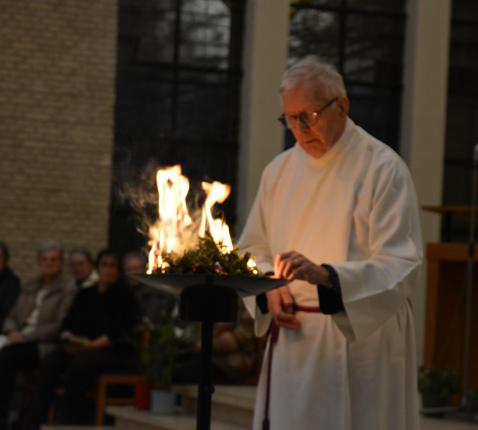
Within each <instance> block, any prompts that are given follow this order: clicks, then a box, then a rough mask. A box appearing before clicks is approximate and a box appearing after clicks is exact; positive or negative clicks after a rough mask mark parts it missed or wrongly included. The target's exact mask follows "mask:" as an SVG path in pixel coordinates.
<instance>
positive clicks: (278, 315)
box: [266, 286, 300, 330]
mask: <svg viewBox="0 0 478 430" xmlns="http://www.w3.org/2000/svg"><path fill="white" fill-rule="evenodd" d="M266 294H267V305H268V307H269V312H270V313H271V314H272V317H273V318H274V321H275V322H276V324H277V325H278V326H279V327H283V328H287V329H289V330H299V328H300V321H299V320H298V319H297V317H296V315H295V313H294V299H293V298H292V295H291V294H290V290H289V287H287V286H285V287H280V288H276V289H274V290H271V291H268V292H267V293H266Z"/></svg>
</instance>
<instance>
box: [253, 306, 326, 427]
mask: <svg viewBox="0 0 478 430" xmlns="http://www.w3.org/2000/svg"><path fill="white" fill-rule="evenodd" d="M294 312H307V313H313V314H317V313H320V307H318V306H300V305H294ZM279 329H280V327H279V326H278V325H277V324H276V322H275V321H274V320H272V323H271V328H270V331H269V351H268V353H267V383H266V402H265V405H264V419H263V421H262V430H269V429H270V425H271V424H270V419H269V405H270V399H271V373H272V358H273V357H274V348H275V345H276V343H277V340H278V339H279Z"/></svg>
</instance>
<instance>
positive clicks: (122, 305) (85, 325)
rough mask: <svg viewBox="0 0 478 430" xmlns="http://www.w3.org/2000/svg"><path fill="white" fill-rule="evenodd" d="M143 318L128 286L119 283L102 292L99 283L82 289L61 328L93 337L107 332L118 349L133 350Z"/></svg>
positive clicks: (79, 334) (92, 338) (91, 338)
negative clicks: (135, 334)
mask: <svg viewBox="0 0 478 430" xmlns="http://www.w3.org/2000/svg"><path fill="white" fill-rule="evenodd" d="M139 320H140V312H139V307H138V303H137V301H136V298H135V296H134V293H133V292H132V291H131V289H130V288H129V287H128V286H126V285H125V284H123V283H122V282H118V283H116V284H114V285H112V286H110V287H109V289H108V290H107V291H106V292H104V293H100V291H99V288H98V284H96V285H94V286H92V287H90V288H84V289H82V290H80V291H79V292H78V294H77V296H76V297H75V300H74V301H73V304H72V305H71V308H70V310H69V312H68V314H67V315H66V318H65V320H64V321H63V324H62V327H61V331H64V330H66V331H70V332H72V333H73V334H75V335H77V336H82V337H86V338H88V339H90V340H94V339H96V338H98V337H100V336H103V335H106V336H108V338H109V340H110V342H111V344H112V346H113V347H114V348H119V349H123V348H126V349H129V347H131V346H132V344H131V339H132V333H133V331H134V329H135V327H136V326H137V324H138V323H139Z"/></svg>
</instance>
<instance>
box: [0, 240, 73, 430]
mask: <svg viewBox="0 0 478 430" xmlns="http://www.w3.org/2000/svg"><path fill="white" fill-rule="evenodd" d="M62 259H63V251H62V249H61V247H60V245H59V244H57V243H54V242H51V243H47V244H45V245H43V246H42V247H41V248H40V249H39V251H38V267H39V271H40V274H39V276H37V277H36V278H34V279H32V280H31V281H29V282H27V283H25V284H24V285H23V286H22V289H21V292H20V296H19V297H18V300H17V302H16V304H15V306H14V307H13V309H12V311H11V312H10V314H9V316H8V317H7V319H6V320H5V323H4V325H3V333H4V336H2V340H3V342H2V343H3V347H2V348H1V349H0V429H5V428H6V425H7V416H8V411H9V408H10V403H11V399H12V396H13V392H14V388H15V379H16V376H17V374H18V373H20V372H24V371H29V370H33V369H35V368H37V366H38V362H39V360H40V357H41V356H44V355H45V354H46V353H48V352H49V351H51V350H52V349H53V348H54V344H53V342H54V341H55V339H56V338H57V336H58V331H59V329H60V325H61V322H62V320H63V318H64V317H65V315H66V312H67V311H68V308H69V307H70V304H71V301H72V300H73V297H74V294H75V291H74V290H73V289H72V288H71V287H69V283H68V282H67V281H66V280H65V279H64V278H63V276H62V272H61V267H62Z"/></svg>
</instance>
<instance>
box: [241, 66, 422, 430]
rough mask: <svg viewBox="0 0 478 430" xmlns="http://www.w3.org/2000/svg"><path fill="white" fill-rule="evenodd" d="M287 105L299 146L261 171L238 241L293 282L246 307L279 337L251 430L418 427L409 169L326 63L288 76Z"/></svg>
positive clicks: (414, 217)
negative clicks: (366, 126) (361, 120)
mask: <svg viewBox="0 0 478 430" xmlns="http://www.w3.org/2000/svg"><path fill="white" fill-rule="evenodd" d="M280 96H281V101H282V108H283V112H284V114H283V115H282V116H281V117H280V118H279V119H280V121H281V122H282V123H283V124H284V125H285V126H286V127H287V128H288V129H290V131H291V132H292V133H293V135H294V137H295V140H296V144H295V146H293V147H292V148H290V149H289V150H287V151H285V152H283V153H282V154H280V155H278V156H277V157H276V158H275V159H274V160H272V162H271V163H270V164H269V165H268V166H267V167H266V168H265V170H264V172H263V175H262V179H261V183H260V186H259V190H258V193H257V196H256V199H255V202H254V205H253V207H252V210H251V213H250V215H249V218H248V220H247V223H246V226H245V227H244V230H243V233H242V236H241V239H240V241H239V247H240V250H241V251H243V252H245V251H247V252H250V253H251V254H252V255H254V256H255V258H256V261H257V264H258V266H259V268H260V269H261V270H262V271H263V272H264V273H267V272H269V273H270V274H273V275H274V276H275V277H278V278H284V279H286V280H288V281H289V284H288V285H286V286H284V287H281V288H278V289H275V290H272V291H270V292H268V293H267V294H266V295H262V296H258V297H257V298H255V300H253V301H248V302H247V305H248V307H249V309H250V311H251V313H252V314H253V315H254V317H255V327H256V333H257V334H258V335H263V334H265V333H266V332H267V331H269V340H268V345H267V349H266V352H265V359H264V363H263V368H262V371H261V377H260V381H259V386H258V394H257V399H256V408H255V414H254V427H253V428H254V430H259V429H264V430H265V429H272V430H286V429H287V430H289V429H291V428H296V429H301V430H309V429H310V430H312V429H314V430H352V429H353V430H417V429H418V396H417V375H416V372H417V363H416V347H415V337H414V333H415V328H414V316H413V313H412V309H411V306H410V302H409V301H410V294H411V291H412V289H413V288H416V287H417V275H418V270H419V266H420V264H421V260H422V239H421V231H420V225H419V215H418V207H417V199H416V194H415V190H414V186H413V183H412V180H411V177H410V173H409V171H408V168H407V166H406V165H405V163H404V162H403V161H402V160H401V159H400V157H399V156H398V155H397V154H396V153H395V152H394V151H393V150H392V149H390V148H389V147H388V146H387V145H385V144H384V143H382V142H380V141H379V140H377V139H376V138H374V137H373V136H371V135H370V134H368V133H367V132H366V131H365V130H363V129H362V128H361V127H359V126H358V125H356V124H355V123H354V122H353V121H352V119H350V118H349V116H348V113H349V99H348V98H347V93H346V90H345V86H344V82H343V79H342V77H341V76H340V74H339V73H338V72H337V71H335V69H333V67H331V66H330V65H328V64H325V63H323V62H321V61H320V60H319V59H317V58H316V57H306V58H304V59H302V60H301V61H299V62H298V63H297V64H295V65H293V66H292V67H291V68H290V69H288V70H287V71H286V72H285V74H284V77H283V81H282V84H281V87H280ZM291 393H293V395H291Z"/></svg>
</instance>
